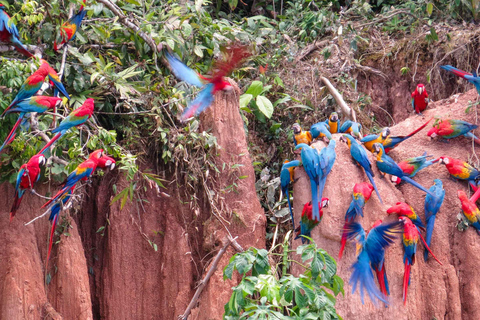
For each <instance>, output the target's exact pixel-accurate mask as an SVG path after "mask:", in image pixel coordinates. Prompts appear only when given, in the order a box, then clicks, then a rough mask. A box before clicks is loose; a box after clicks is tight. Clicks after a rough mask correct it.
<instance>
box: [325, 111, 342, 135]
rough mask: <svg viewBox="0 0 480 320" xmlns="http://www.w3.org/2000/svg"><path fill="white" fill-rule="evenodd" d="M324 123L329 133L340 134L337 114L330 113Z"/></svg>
mask: <svg viewBox="0 0 480 320" xmlns="http://www.w3.org/2000/svg"><path fill="white" fill-rule="evenodd" d="M325 123H326V124H328V127H329V128H330V133H338V132H340V118H339V117H338V113H336V112H332V113H330V116H329V117H328V119H327V120H325Z"/></svg>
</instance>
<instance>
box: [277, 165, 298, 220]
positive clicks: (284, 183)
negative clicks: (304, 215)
mask: <svg viewBox="0 0 480 320" xmlns="http://www.w3.org/2000/svg"><path fill="white" fill-rule="evenodd" d="M299 165H301V162H300V161H298V160H293V161H288V160H285V162H284V163H283V166H282V169H281V170H280V186H281V188H282V193H283V196H284V197H286V198H287V202H288V208H289V209H290V217H291V218H292V224H293V229H295V220H294V218H293V211H292V204H291V202H290V193H289V192H288V186H289V185H290V183H291V182H293V181H294V169H295V167H298V166H299Z"/></svg>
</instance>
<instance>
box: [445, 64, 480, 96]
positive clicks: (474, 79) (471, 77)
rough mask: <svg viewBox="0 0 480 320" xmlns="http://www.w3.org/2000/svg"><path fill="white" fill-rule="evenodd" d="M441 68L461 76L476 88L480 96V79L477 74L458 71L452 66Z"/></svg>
mask: <svg viewBox="0 0 480 320" xmlns="http://www.w3.org/2000/svg"><path fill="white" fill-rule="evenodd" d="M440 68H442V69H443V70H447V71H450V72H452V73H453V74H454V75H456V76H459V77H461V78H463V79H465V80H467V81H468V82H470V83H471V84H473V85H474V86H475V89H477V92H478V94H479V95H480V77H478V76H477V73H476V72H473V73H469V72H465V71H463V70H460V69H457V68H455V67H452V66H450V65H446V66H440Z"/></svg>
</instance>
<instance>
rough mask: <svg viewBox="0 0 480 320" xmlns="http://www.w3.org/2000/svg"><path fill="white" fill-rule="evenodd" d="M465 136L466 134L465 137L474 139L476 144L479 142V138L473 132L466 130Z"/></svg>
mask: <svg viewBox="0 0 480 320" xmlns="http://www.w3.org/2000/svg"><path fill="white" fill-rule="evenodd" d="M465 136H466V137H467V138H472V139H473V141H475V143H476V144H480V139H479V138H478V137H477V136H475V135H474V134H473V133H471V132H467V133H466V134H465Z"/></svg>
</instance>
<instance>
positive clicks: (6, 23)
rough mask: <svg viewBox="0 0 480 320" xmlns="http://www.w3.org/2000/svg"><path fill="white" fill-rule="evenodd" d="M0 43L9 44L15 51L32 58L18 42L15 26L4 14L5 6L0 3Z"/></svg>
mask: <svg viewBox="0 0 480 320" xmlns="http://www.w3.org/2000/svg"><path fill="white" fill-rule="evenodd" d="M0 41H1V42H4V43H9V44H11V45H13V46H14V47H15V50H17V51H18V52H20V53H21V54H23V55H24V56H26V57H27V58H31V57H33V54H31V53H30V52H29V51H28V50H27V48H26V47H25V46H24V45H23V43H22V42H21V41H20V35H19V34H18V29H17V26H16V25H15V24H14V23H13V22H12V20H11V19H10V16H9V15H8V14H7V13H6V12H5V5H3V4H1V3H0Z"/></svg>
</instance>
